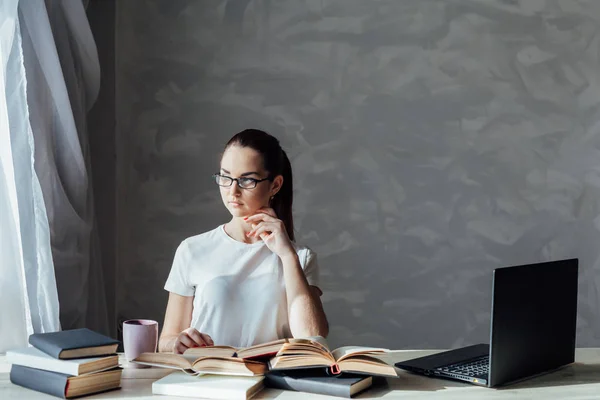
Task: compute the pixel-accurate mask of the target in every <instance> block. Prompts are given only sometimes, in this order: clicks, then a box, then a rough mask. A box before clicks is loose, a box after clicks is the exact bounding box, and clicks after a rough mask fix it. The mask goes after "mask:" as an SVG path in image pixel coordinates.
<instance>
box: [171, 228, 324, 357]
mask: <svg viewBox="0 0 600 400" xmlns="http://www.w3.org/2000/svg"><path fill="white" fill-rule="evenodd" d="M294 247H295V249H296V252H297V253H298V257H299V260H300V265H301V266H302V269H303V270H304V275H305V276H306V279H307V281H308V284H309V285H311V286H317V287H318V286H319V267H318V264H317V258H316V254H315V253H314V252H313V251H311V250H310V249H309V248H307V247H303V246H298V245H296V244H294ZM165 289H166V290H168V291H169V292H173V293H176V294H178V295H181V296H194V311H193V313H192V322H191V327H193V328H196V329H197V330H198V331H199V332H202V333H206V334H208V335H210V337H211V338H212V339H213V341H214V342H215V345H227V346H235V347H247V346H252V345H254V344H259V343H265V342H268V341H271V340H276V339H280V338H284V337H291V332H290V327H289V321H288V312H287V298H286V292H285V282H284V276H283V265H282V263H281V259H280V258H279V256H277V255H276V254H275V253H273V252H272V251H271V250H269V248H268V247H267V245H266V244H264V242H263V241H262V240H261V241H259V242H257V243H252V244H248V243H242V242H238V241H237V240H235V239H233V238H231V237H230V236H229V235H227V233H226V232H225V228H224V225H221V226H219V227H217V228H216V229H213V230H211V231H208V232H206V233H203V234H200V235H197V236H192V237H190V238H187V239H186V240H184V241H183V242H182V243H181V244H180V245H179V247H178V248H177V251H176V252H175V258H174V260H173V266H172V267H171V272H170V274H169V277H168V279H167V282H166V283H165Z"/></svg>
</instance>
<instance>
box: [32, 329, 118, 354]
mask: <svg viewBox="0 0 600 400" xmlns="http://www.w3.org/2000/svg"><path fill="white" fill-rule="evenodd" d="M29 343H30V344H31V345H32V346H34V347H36V348H37V349H39V350H41V351H43V352H44V353H46V354H48V355H50V356H52V357H54V358H61V357H60V355H61V353H62V352H63V351H65V350H74V349H82V348H88V347H98V346H106V345H110V344H118V343H119V341H118V340H115V339H113V338H110V337H108V336H105V335H102V334H100V333H98V332H94V331H92V330H91V329H87V328H81V329H72V330H67V331H60V332H48V333H34V334H32V335H31V336H29Z"/></svg>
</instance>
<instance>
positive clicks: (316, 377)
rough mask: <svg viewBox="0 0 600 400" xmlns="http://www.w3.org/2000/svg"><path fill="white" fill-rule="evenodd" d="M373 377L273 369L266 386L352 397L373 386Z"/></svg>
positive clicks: (266, 378)
mask: <svg viewBox="0 0 600 400" xmlns="http://www.w3.org/2000/svg"><path fill="white" fill-rule="evenodd" d="M372 381H373V378H372V377H371V376H366V375H357V374H348V373H342V374H341V375H336V376H329V375H327V374H325V373H322V372H319V371H315V370H295V371H293V372H289V371H288V372H281V371H273V372H269V373H268V374H267V375H265V386H267V387H271V388H275V389H282V390H293V391H296V392H305V393H315V394H324V395H328V396H336V397H346V398H350V397H352V396H354V395H356V394H358V393H359V392H362V391H364V390H366V389H367V388H369V387H371V385H372Z"/></svg>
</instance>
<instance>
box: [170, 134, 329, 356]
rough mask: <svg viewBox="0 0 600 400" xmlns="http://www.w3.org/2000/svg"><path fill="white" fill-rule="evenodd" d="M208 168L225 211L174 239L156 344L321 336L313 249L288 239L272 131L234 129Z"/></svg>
mask: <svg viewBox="0 0 600 400" xmlns="http://www.w3.org/2000/svg"><path fill="white" fill-rule="evenodd" d="M214 178H215V181H216V183H217V184H218V185H219V187H220V191H221V198H222V200H223V203H224V204H225V207H227V210H228V211H229V212H230V213H231V216H232V218H231V221H229V222H228V223H226V224H224V225H221V226H219V227H217V228H215V229H213V230H211V231H208V232H205V233H203V234H200V235H197V236H192V237H190V238H188V239H186V240H184V241H183V242H182V243H181V244H180V245H179V247H178V248H177V251H176V252H175V258H174V261H173V266H172V267H171V272H170V274H169V277H168V279H167V282H166V284H165V289H166V290H168V291H169V292H170V293H169V302H168V304H167V311H166V314H165V321H164V325H163V329H162V333H161V336H160V340H159V351H165V352H169V351H173V352H175V353H183V352H184V351H185V350H186V349H188V348H190V347H197V346H212V345H229V346H235V347H247V346H251V345H254V344H259V343H265V342H268V341H272V340H276V339H279V338H284V337H303V336H316V335H321V336H327V334H328V331H329V326H328V323H327V318H326V316H325V313H324V311H323V305H322V304H321V299H320V296H321V294H322V292H321V290H320V289H319V283H318V282H319V268H318V265H317V260H316V255H315V253H314V252H312V251H311V250H310V249H309V248H307V247H304V246H300V245H297V244H296V243H294V224H293V220H292V200H293V193H292V188H293V186H292V168H291V165H290V161H289V159H288V157H287V155H286V154H285V152H284V151H283V149H282V148H281V146H280V145H279V141H278V140H277V139H276V138H274V137H273V136H271V135H269V134H267V133H265V132H263V131H259V130H255V129H247V130H244V131H242V132H240V133H238V134H237V135H235V136H234V137H233V138H231V140H229V142H228V143H227V145H226V146H225V152H224V153H223V156H222V159H221V169H220V171H219V173H217V174H215V175H214Z"/></svg>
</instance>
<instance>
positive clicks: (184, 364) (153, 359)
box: [131, 353, 192, 369]
mask: <svg viewBox="0 0 600 400" xmlns="http://www.w3.org/2000/svg"><path fill="white" fill-rule="evenodd" d="M131 362H134V363H140V364H146V365H154V366H159V367H165V368H181V369H191V368H192V363H191V362H190V361H188V360H187V359H186V358H185V357H184V356H183V355H181V354H174V353H142V354H140V355H139V356H137V357H136V358H134V359H133V360H132V361H131Z"/></svg>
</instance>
